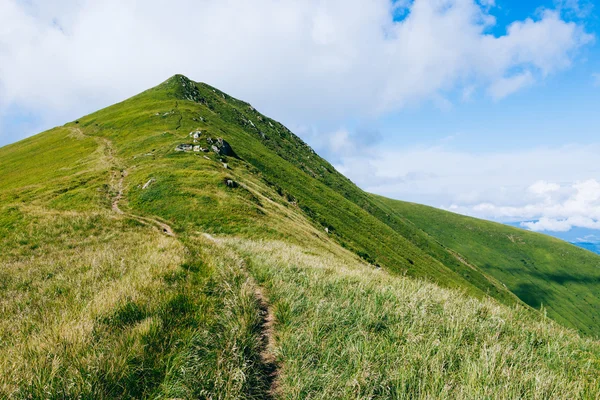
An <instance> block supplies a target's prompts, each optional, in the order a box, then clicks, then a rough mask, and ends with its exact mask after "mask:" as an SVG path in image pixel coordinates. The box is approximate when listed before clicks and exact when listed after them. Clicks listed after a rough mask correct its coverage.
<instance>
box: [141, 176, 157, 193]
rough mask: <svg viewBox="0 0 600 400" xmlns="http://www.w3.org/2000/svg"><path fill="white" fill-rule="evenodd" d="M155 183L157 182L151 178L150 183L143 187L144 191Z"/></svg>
mask: <svg viewBox="0 0 600 400" xmlns="http://www.w3.org/2000/svg"><path fill="white" fill-rule="evenodd" d="M154 182H156V179H154V178H151V179H150V180H149V181H148V182H146V183H144V186H142V190H146V189H148V188H149V187H150V185H152V184H153V183H154Z"/></svg>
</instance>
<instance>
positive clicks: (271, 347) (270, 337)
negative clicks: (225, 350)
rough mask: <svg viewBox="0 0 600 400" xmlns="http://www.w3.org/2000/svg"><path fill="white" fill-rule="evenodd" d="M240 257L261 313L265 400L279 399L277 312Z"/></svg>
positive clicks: (211, 237)
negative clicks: (276, 349) (276, 335)
mask: <svg viewBox="0 0 600 400" xmlns="http://www.w3.org/2000/svg"><path fill="white" fill-rule="evenodd" d="M202 236H204V237H205V238H206V239H208V240H210V241H211V242H213V243H216V244H217V245H219V246H226V245H225V244H224V243H223V242H222V241H220V240H219V239H218V238H215V237H213V236H212V235H210V234H208V233H203V234H202ZM238 256H239V258H240V259H241V264H242V269H243V270H244V271H245V274H246V276H247V277H248V280H249V281H250V282H251V284H252V287H254V298H255V299H256V302H257V304H258V309H259V312H260V319H261V323H260V334H259V340H260V346H259V348H260V350H259V351H260V353H259V357H260V364H261V365H260V368H261V370H262V374H263V379H264V384H265V387H267V388H268V389H267V390H266V392H265V393H264V396H263V398H265V399H274V398H276V397H277V393H278V387H279V383H278V377H279V372H280V367H279V365H278V364H277V358H276V357H275V348H276V343H275V321H276V319H275V312H274V310H273V307H272V306H271V303H270V301H269V298H268V297H267V295H266V294H265V290H264V289H263V287H262V286H260V285H259V284H258V282H256V280H255V279H254V277H253V276H252V275H251V273H250V271H249V270H248V265H247V264H246V261H245V260H244V258H243V257H242V256H241V255H238Z"/></svg>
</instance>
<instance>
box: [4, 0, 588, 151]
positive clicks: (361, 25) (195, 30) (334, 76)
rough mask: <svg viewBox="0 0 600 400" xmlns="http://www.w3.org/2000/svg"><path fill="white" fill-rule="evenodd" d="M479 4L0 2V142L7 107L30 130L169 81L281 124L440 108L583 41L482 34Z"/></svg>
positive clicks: (535, 23)
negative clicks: (202, 87)
mask: <svg viewBox="0 0 600 400" xmlns="http://www.w3.org/2000/svg"><path fill="white" fill-rule="evenodd" d="M493 9H494V2H493V1H489V0H487V1H479V2H476V1H475V0H415V1H410V2H409V1H395V2H392V1H390V0H369V1H364V0H329V1H321V0H305V1H293V0H283V1H282V0H254V1H246V0H199V1H196V0H171V1H169V2H164V1H157V0H149V1H144V2H139V1H135V0H105V1H93V0H55V1H52V2H47V1H41V0H30V1H27V2H21V1H18V0H0V129H2V131H0V142H3V143H6V142H8V141H11V140H14V139H15V138H16V137H14V135H16V134H17V133H18V132H15V129H17V128H18V127H22V126H21V125H17V126H16V127H15V126H13V127H12V128H6V127H7V126H10V124H7V123H6V121H4V123H2V119H5V120H6V119H7V118H10V117H11V116H12V117H13V118H14V110H15V109H16V110H19V112H20V113H21V114H25V115H34V116H35V119H36V120H39V125H40V126H43V125H48V124H51V123H52V124H56V123H61V122H64V121H65V120H66V119H70V118H75V117H77V116H79V115H80V114H82V113H84V112H89V111H93V110H95V109H97V108H99V107H101V106H104V105H108V104H110V103H112V102H115V101H117V100H120V99H122V98H124V97H127V96H130V95H132V94H135V93H136V92H138V91H141V90H143V89H146V88H148V87H150V86H153V85H156V84H158V83H159V82H161V81H162V80H164V79H166V78H167V77H168V76H170V75H172V74H175V73H183V74H186V75H188V76H189V77H191V78H192V79H196V80H202V81H206V82H209V83H211V84H213V85H215V86H218V87H220V88H222V89H223V90H225V91H229V92H231V93H232V94H233V95H236V96H238V97H241V98H244V99H247V100H250V101H252V102H253V103H254V104H255V105H256V106H258V107H260V109H261V110H263V111H264V112H267V113H269V114H270V115H274V116H277V117H278V118H280V119H282V120H284V122H287V123H288V124H291V125H294V124H300V123H307V121H308V122H309V123H319V121H337V120H342V119H344V118H348V117H353V116H372V115H380V114H382V113H386V112H391V111H395V110H398V109H400V108H402V107H404V106H406V105H407V104H414V103H417V102H420V101H425V100H433V101H436V102H438V103H439V104H441V105H447V104H448V102H449V101H451V99H452V94H453V93H462V94H463V95H465V94H468V95H469V97H470V96H471V94H472V93H473V92H474V91H475V90H480V91H481V92H482V93H488V94H489V95H490V96H492V97H493V98H496V99H500V98H503V97H505V96H508V95H510V94H511V93H513V92H515V91H517V90H519V89H521V88H523V87H526V86H530V85H532V84H534V83H535V82H536V81H539V80H540V79H543V78H544V77H545V76H547V75H548V74H551V73H554V72H556V71H558V70H560V69H564V68H566V67H568V66H569V65H570V64H571V62H572V59H573V55H574V53H575V52H576V50H577V49H578V48H579V47H580V46H582V45H584V44H586V43H588V42H589V41H590V40H592V37H591V36H590V35H588V34H586V33H585V32H584V30H583V29H582V27H581V26H579V25H577V24H576V23H573V22H566V21H565V20H563V19H562V18H561V15H560V13H559V11H556V10H555V11H552V10H545V11H541V12H540V13H539V15H538V16H537V17H536V18H535V19H526V20H523V21H514V22H513V23H512V24H510V25H509V26H507V27H506V32H505V33H504V34H503V35H501V36H494V35H492V34H491V33H489V32H490V28H491V27H492V26H494V24H495V19H494V17H493V16H492V14H491V13H492V11H491V10H493ZM398 16H401V17H400V18H398ZM449 99H450V100H449ZM2 127H4V128H2ZM28 129H29V128H28ZM31 129H33V128H31ZM30 133H33V132H30ZM8 135H13V136H11V137H9V136H8ZM335 135H337V136H334V137H333V138H332V139H331V140H332V144H333V145H343V141H344V137H343V133H341V132H335ZM336 143H337V144H336Z"/></svg>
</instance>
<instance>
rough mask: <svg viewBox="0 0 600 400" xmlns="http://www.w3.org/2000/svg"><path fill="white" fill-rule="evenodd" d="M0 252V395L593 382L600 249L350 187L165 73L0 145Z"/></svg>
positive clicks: (534, 391) (516, 387)
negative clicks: (118, 98)
mask: <svg viewBox="0 0 600 400" xmlns="http://www.w3.org/2000/svg"><path fill="white" fill-rule="evenodd" d="M0 249H1V251H0V293H1V296H0V304H1V307H0V394H1V396H0V397H7V398H65V397H67V398H71V397H73V398H231V399H235V398H256V399H258V398H271V397H273V398H332V397H333V398H414V397H430V398H448V397H454V398H457V397H458V398H490V397H493V398H523V397H530V398H534V397H535V398H538V397H539V398H575V397H581V398H593V397H596V396H598V395H599V394H600V381H599V379H598V376H600V375H599V374H598V372H600V344H599V342H597V341H596V339H595V337H596V336H597V334H598V332H599V328H600V320H599V319H598V318H597V310H598V305H599V304H600V303H599V302H600V281H599V278H600V256H598V255H594V254H592V253H590V252H588V251H585V250H582V249H579V248H577V247H575V246H573V245H570V244H568V243H565V242H562V241H559V240H557V239H553V238H550V237H547V236H544V235H539V234H535V233H530V232H525V231H522V230H519V229H516V228H511V227H507V226H503V225H499V224H495V223H491V222H486V221H480V220H476V219H472V218H467V217H464V216H459V215H455V214H452V213H448V212H444V211H441V210H436V209H433V208H429V207H425V206H420V205H416V204H411V203H404V202H400V201H395V200H390V199H386V198H383V197H379V196H375V195H372V194H369V193H365V192H363V191H362V190H360V189H359V188H358V187H356V186H355V185H354V184H353V183H352V182H351V181H349V180H348V179H347V178H345V177H344V176H343V175H341V174H339V173H338V172H337V171H336V170H335V169H334V168H333V167H332V166H331V165H330V164H329V163H328V162H327V161H325V160H324V159H322V158H321V157H319V156H318V155H317V154H316V153H315V152H314V151H313V150H312V149H311V148H310V147H309V146H307V145H306V144H305V143H304V142H303V141H302V140H301V139H300V138H298V137H297V136H295V135H294V134H293V133H292V132H290V131H289V130H288V129H287V128H286V127H284V126H283V125H281V124H280V123H278V122H276V121H274V120H272V119H270V118H268V117H266V116H264V115H262V114H260V113H259V112H258V111H257V110H255V109H254V108H253V107H252V106H251V105H250V104H248V103H245V102H243V101H240V100H237V99H235V98H233V97H231V96H229V95H227V94H225V93H223V92H221V91H219V90H217V89H215V88H212V87H210V86H208V85H206V84H202V83H195V82H192V81H190V80H189V79H188V78H186V77H184V76H181V75H176V76H174V77H172V78H170V79H169V80H167V81H166V82H164V83H162V84H160V85H159V86H157V87H155V88H152V89H150V90H147V91H145V92H143V93H141V94H139V95H137V96H135V97H132V98H130V99H128V100H126V101H124V102H122V103H119V104H116V105H114V106H111V107H108V108H106V109H103V110H100V111H98V112H96V113H93V114H91V115H88V116H86V117H83V118H80V119H79V120H77V121H73V122H71V123H68V124H66V125H65V126H62V127H57V128H55V129H52V130H50V131H47V132H44V133H41V134H39V135H37V136H34V137H31V138H28V139H26V140H23V141H21V142H18V143H15V144H12V145H9V146H6V147H4V148H1V149H0ZM577 331H578V332H577Z"/></svg>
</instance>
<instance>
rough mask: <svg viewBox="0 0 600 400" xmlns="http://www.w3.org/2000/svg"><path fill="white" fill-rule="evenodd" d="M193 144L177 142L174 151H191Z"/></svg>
mask: <svg viewBox="0 0 600 400" xmlns="http://www.w3.org/2000/svg"><path fill="white" fill-rule="evenodd" d="M193 148H194V147H193V146H192V145H191V144H183V143H182V144H178V145H177V147H175V151H192V150H193Z"/></svg>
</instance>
